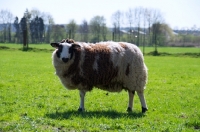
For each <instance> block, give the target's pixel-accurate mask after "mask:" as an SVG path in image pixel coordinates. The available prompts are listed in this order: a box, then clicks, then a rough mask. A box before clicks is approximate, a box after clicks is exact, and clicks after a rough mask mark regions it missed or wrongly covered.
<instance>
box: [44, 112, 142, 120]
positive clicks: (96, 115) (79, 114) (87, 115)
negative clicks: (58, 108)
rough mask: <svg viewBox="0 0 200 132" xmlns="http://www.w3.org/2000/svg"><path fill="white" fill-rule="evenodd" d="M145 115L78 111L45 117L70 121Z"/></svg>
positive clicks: (133, 117) (140, 114) (140, 115)
mask: <svg viewBox="0 0 200 132" xmlns="http://www.w3.org/2000/svg"><path fill="white" fill-rule="evenodd" d="M144 116H145V114H142V113H141V112H140V113H135V112H130V113H128V112H127V113H120V112H117V111H89V112H87V111H86V112H78V111H67V112H55V113H48V114H46V117H48V118H52V119H70V118H72V117H80V118H101V117H106V118H111V119H115V118H132V119H136V118H142V117H144Z"/></svg>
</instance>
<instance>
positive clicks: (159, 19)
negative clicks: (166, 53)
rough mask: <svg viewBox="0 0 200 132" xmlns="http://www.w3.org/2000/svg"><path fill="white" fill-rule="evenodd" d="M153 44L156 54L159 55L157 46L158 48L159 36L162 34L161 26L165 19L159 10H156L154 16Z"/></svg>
mask: <svg viewBox="0 0 200 132" xmlns="http://www.w3.org/2000/svg"><path fill="white" fill-rule="evenodd" d="M152 22H153V25H152V33H153V34H152V42H153V43H154V47H155V51H154V53H155V54H157V53H158V51H157V46H158V35H159V33H160V31H161V30H160V28H161V24H162V23H164V19H163V17H162V14H161V12H160V11H159V10H154V11H153V14H152Z"/></svg>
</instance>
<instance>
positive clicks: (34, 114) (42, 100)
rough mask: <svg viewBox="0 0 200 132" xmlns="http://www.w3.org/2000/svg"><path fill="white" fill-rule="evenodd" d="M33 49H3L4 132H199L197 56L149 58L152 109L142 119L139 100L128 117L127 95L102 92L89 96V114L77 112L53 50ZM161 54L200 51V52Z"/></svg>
mask: <svg viewBox="0 0 200 132" xmlns="http://www.w3.org/2000/svg"><path fill="white" fill-rule="evenodd" d="M3 46H6V47H3ZM31 46H32V49H31V50H30V51H21V50H19V48H20V47H21V45H16V44H13V45H5V44H4V45H2V44H1V45H0V47H1V48H0V56H1V57H0V131H2V132H4V131H24V132H25V131H164V132H168V131H187V132H188V131H191V132H192V131H200V58H199V57H190V56H184V55H183V56H171V55H170V56H145V63H146V65H147V67H148V69H149V71H148V72H149V77H148V78H149V79H148V84H147V86H146V90H145V96H146V101H147V105H148V108H149V110H148V111H147V113H146V114H144V115H143V114H141V108H140V102H139V98H138V96H135V101H134V109H133V112H132V113H127V112H126V108H127V103H128V94H127V92H125V91H123V92H121V93H108V94H107V92H106V91H101V90H98V89H95V90H93V91H92V92H88V93H87V94H86V101H85V103H86V104H85V106H86V112H85V113H79V112H77V109H78V105H79V92H78V91H69V90H66V89H65V88H64V87H63V86H62V85H61V83H60V82H59V79H58V78H57V76H55V75H54V69H53V66H52V61H51V53H52V51H53V49H52V48H51V47H50V46H49V45H31ZM2 47H3V48H2ZM145 50H146V51H147V52H150V51H151V50H152V51H153V48H149V47H148V48H146V49H145ZM158 50H160V51H161V50H163V51H162V52H167V53H171V54H174V53H186V52H187V53H200V49H199V48H176V49H173V48H160V49H158Z"/></svg>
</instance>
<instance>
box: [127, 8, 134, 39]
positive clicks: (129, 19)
mask: <svg viewBox="0 0 200 132" xmlns="http://www.w3.org/2000/svg"><path fill="white" fill-rule="evenodd" d="M126 18H127V19H126V20H127V22H128V26H129V32H130V33H129V42H133V40H132V39H131V36H132V31H133V27H132V26H133V20H134V18H133V9H131V8H130V9H129V10H128V11H127V12H126Z"/></svg>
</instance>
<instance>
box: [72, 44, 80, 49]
mask: <svg viewBox="0 0 200 132" xmlns="http://www.w3.org/2000/svg"><path fill="white" fill-rule="evenodd" d="M80 47H81V46H80V45H78V44H72V49H78V48H80Z"/></svg>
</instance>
